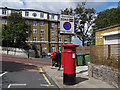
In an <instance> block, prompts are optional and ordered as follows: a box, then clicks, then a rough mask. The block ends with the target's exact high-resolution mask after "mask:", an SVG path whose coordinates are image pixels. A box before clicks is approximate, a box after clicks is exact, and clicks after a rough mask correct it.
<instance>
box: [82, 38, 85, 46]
mask: <svg viewBox="0 0 120 90" xmlns="http://www.w3.org/2000/svg"><path fill="white" fill-rule="evenodd" d="M82 46H83V47H84V46H85V40H84V39H83V40H82Z"/></svg>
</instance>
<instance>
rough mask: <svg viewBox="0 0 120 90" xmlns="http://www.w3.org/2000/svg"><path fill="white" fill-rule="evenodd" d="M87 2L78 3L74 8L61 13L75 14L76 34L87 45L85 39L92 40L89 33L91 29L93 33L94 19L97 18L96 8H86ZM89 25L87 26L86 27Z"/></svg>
mask: <svg viewBox="0 0 120 90" xmlns="http://www.w3.org/2000/svg"><path fill="white" fill-rule="evenodd" d="M85 5H86V2H82V3H81V4H78V5H77V6H76V8H75V9H74V10H73V9H72V8H70V9H68V8H66V9H65V10H61V14H65V15H74V17H75V21H74V22H75V33H76V36H77V37H78V38H79V39H80V40H81V41H82V45H83V46H84V45H85V41H91V40H92V35H90V34H89V31H90V32H91V33H92V29H91V30H90V28H91V27H92V26H93V19H94V18H95V9H94V8H86V6H85ZM86 26H87V27H86Z"/></svg>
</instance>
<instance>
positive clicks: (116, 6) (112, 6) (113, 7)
mask: <svg viewBox="0 0 120 90" xmlns="http://www.w3.org/2000/svg"><path fill="white" fill-rule="evenodd" d="M111 8H117V6H109V7H108V8H107V9H111Z"/></svg>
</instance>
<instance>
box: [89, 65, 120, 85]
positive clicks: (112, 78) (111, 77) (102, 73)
mask: <svg viewBox="0 0 120 90" xmlns="http://www.w3.org/2000/svg"><path fill="white" fill-rule="evenodd" d="M88 73H89V76H90V77H94V78H96V79H99V80H102V81H105V82H107V83H109V84H112V85H114V86H116V87H120V72H118V71H115V70H112V69H111V68H110V67H107V66H104V65H95V64H92V63H89V64H88Z"/></svg>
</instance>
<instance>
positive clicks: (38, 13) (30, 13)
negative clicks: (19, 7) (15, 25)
mask: <svg viewBox="0 0 120 90" xmlns="http://www.w3.org/2000/svg"><path fill="white" fill-rule="evenodd" d="M28 12H29V16H25V11H22V16H23V17H25V18H34V19H47V13H44V18H41V17H40V12H37V11H28ZM33 13H36V14H37V16H36V17H34V16H32V14H33Z"/></svg>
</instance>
